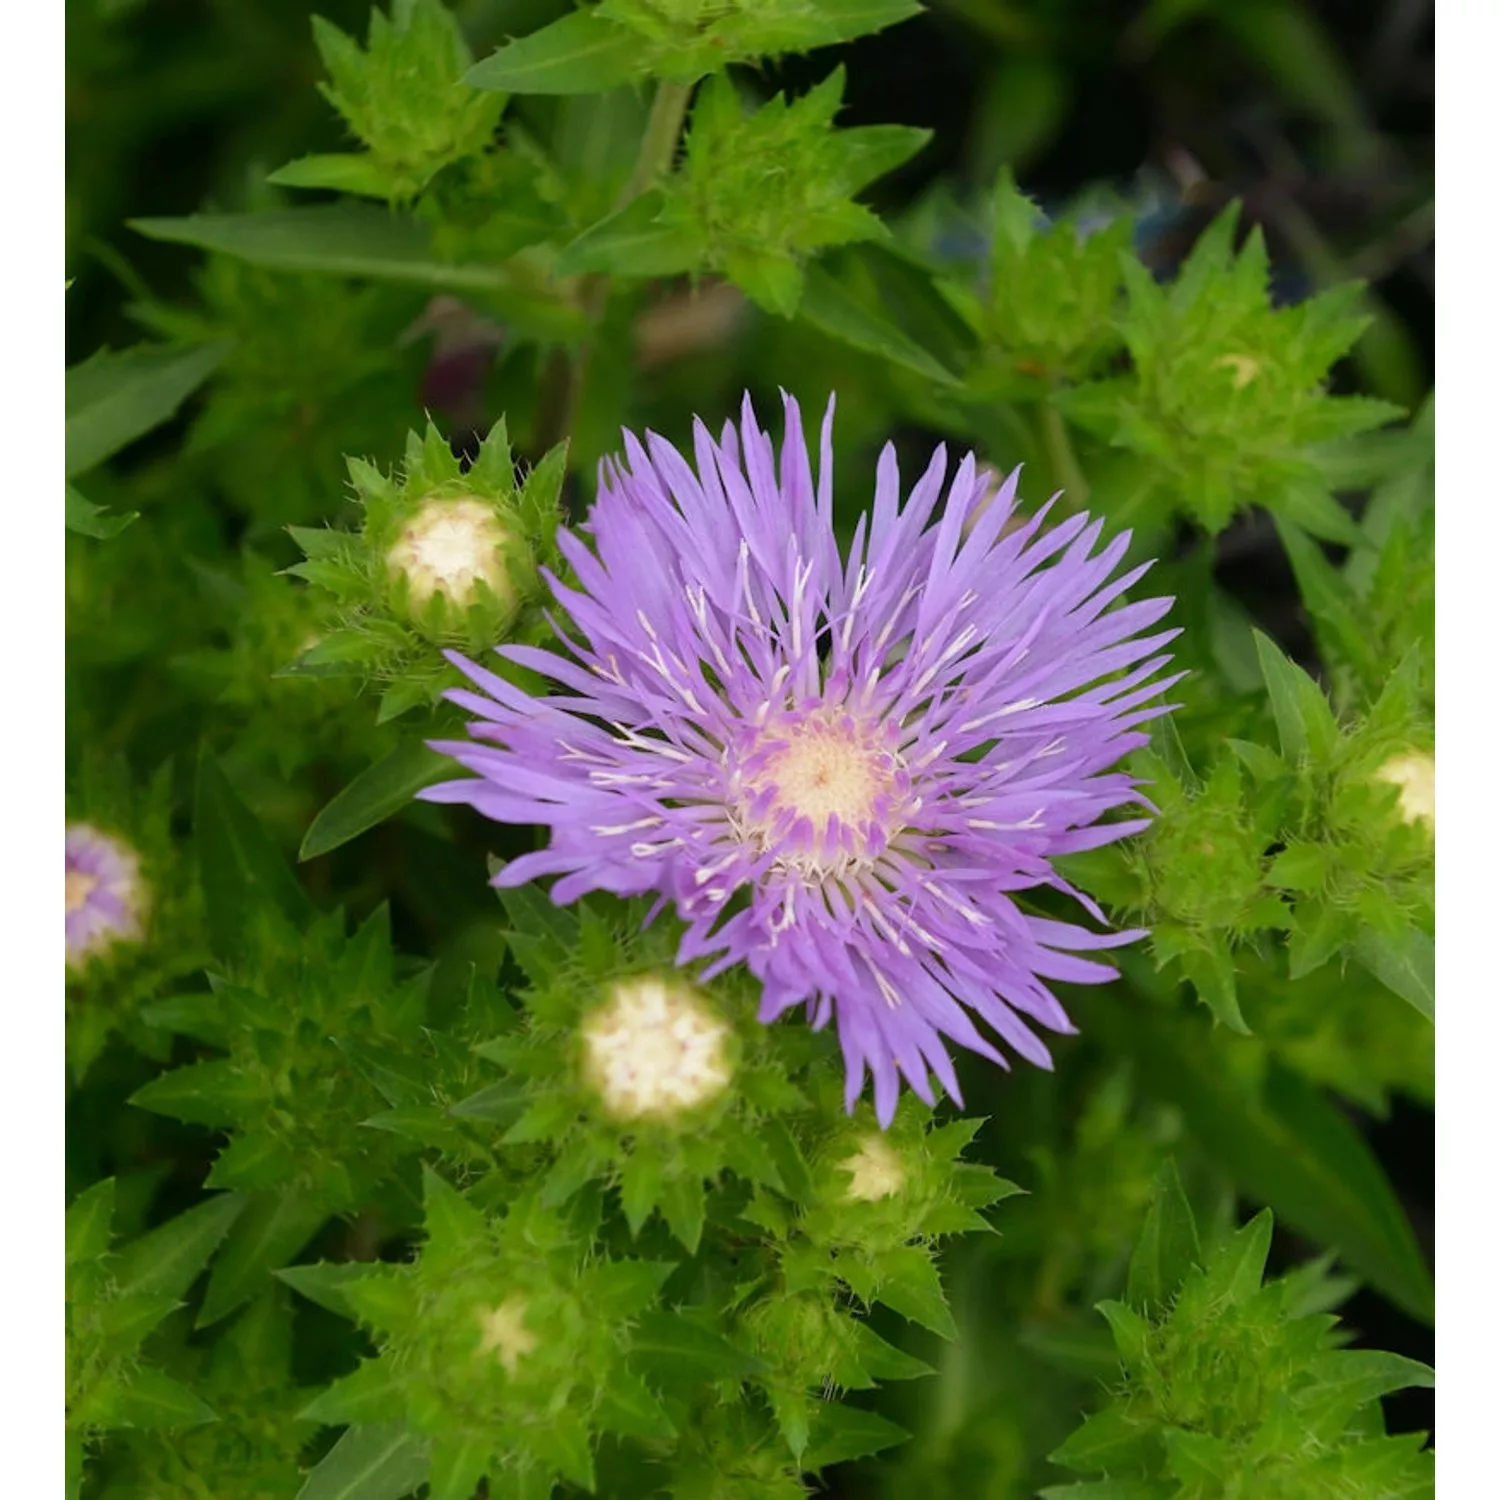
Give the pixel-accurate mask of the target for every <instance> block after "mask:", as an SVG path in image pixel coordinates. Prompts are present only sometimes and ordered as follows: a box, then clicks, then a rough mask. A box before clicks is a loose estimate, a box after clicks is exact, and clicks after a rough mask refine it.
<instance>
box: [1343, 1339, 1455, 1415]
mask: <svg viewBox="0 0 1500 1500" xmlns="http://www.w3.org/2000/svg"><path fill="white" fill-rule="evenodd" d="M1318 1376H1319V1386H1318V1395H1319V1396H1326V1395H1328V1394H1330V1393H1331V1391H1332V1390H1333V1389H1337V1391H1338V1393H1339V1396H1340V1398H1341V1399H1343V1400H1344V1401H1346V1402H1348V1403H1349V1404H1350V1405H1359V1406H1363V1405H1364V1404H1365V1403H1366V1402H1368V1401H1374V1400H1377V1399H1378V1398H1379V1397H1381V1396H1388V1395H1390V1394H1391V1393H1392V1392H1393V1391H1404V1390H1410V1389H1412V1388H1413V1387H1418V1388H1421V1389H1423V1390H1430V1389H1431V1388H1432V1387H1433V1385H1434V1384H1436V1380H1437V1377H1436V1375H1435V1373H1434V1371H1433V1369H1432V1366H1431V1365H1425V1364H1423V1363H1422V1362H1421V1361H1420V1360H1415V1359H1407V1358H1406V1357H1405V1356H1404V1355H1401V1354H1390V1353H1387V1352H1386V1351H1385V1350H1383V1349H1340V1350H1336V1351H1334V1352H1333V1353H1330V1354H1327V1355H1325V1356H1324V1357H1323V1359H1322V1360H1321V1361H1320V1362H1319V1366H1318Z"/></svg>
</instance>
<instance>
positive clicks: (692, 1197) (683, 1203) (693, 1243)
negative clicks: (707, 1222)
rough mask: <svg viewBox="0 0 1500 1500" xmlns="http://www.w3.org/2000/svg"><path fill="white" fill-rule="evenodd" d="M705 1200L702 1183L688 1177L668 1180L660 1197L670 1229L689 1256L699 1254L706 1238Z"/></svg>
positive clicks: (659, 1194)
mask: <svg viewBox="0 0 1500 1500" xmlns="http://www.w3.org/2000/svg"><path fill="white" fill-rule="evenodd" d="M704 1196H705V1195H704V1192H703V1179H702V1178H701V1177H690V1176H687V1175H679V1176H676V1177H669V1178H667V1179H666V1181H664V1182H663V1183H662V1185H661V1189H660V1192H659V1193H658V1195H657V1202H658V1203H659V1204H660V1206H661V1213H662V1217H663V1218H664V1219H665V1220H666V1221H667V1227H668V1228H669V1229H670V1230H671V1231H672V1233H673V1234H675V1235H676V1236H677V1238H678V1239H679V1240H681V1241H682V1244H683V1247H684V1249H686V1251H687V1253H688V1254H689V1255H696V1254H697V1253H698V1241H699V1240H700V1239H701V1238H702V1237H703V1218H704V1213H705V1203H704Z"/></svg>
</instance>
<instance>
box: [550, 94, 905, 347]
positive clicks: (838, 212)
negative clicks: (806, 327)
mask: <svg viewBox="0 0 1500 1500" xmlns="http://www.w3.org/2000/svg"><path fill="white" fill-rule="evenodd" d="M843 93H844V74H843V70H842V69H839V70H837V71H836V72H834V73H833V74H832V76H830V77H829V78H827V79H825V80H824V81H823V82H822V83H820V84H819V85H818V86H817V87H816V88H815V89H813V90H811V91H810V92H809V93H807V94H804V95H803V96H802V98H800V99H798V100H796V101H795V102H793V103H789V102H788V101H787V100H786V98H785V96H783V95H780V94H778V95H777V96H776V97H775V98H774V99H772V100H770V101H769V102H768V103H766V104H764V105H762V106H761V107H760V108H759V109H758V110H756V111H755V112H754V113H752V114H749V115H748V116H747V115H746V113H745V111H744V109H743V107H742V105H741V104H740V101H739V96H738V94H737V93H736V91H735V88H734V86H733V85H732V84H730V83H729V82H728V81H727V80H726V79H722V78H716V79H713V80H711V81H710V82H709V83H707V84H705V85H704V86H703V88H702V89H701V90H700V91H699V94H698V99H697V103H696V104H695V106H694V109H693V116H692V122H691V125H690V126H689V129H688V135H687V148H686V154H685V157H684V160H683V164H682V166H681V168H680V170H679V171H678V172H677V173H676V174H675V175H674V176H673V177H672V178H671V179H670V180H669V181H668V182H667V183H666V184H665V185H664V186H663V187H662V188H661V189H659V190H656V191H652V192H648V193H645V194H643V195H642V196H641V197H639V198H637V199H636V200H635V201H634V202H633V203H631V204H630V205H629V206H628V207H627V208H624V209H622V210H621V211H620V212H619V213H617V214H614V215H612V216H611V217H610V218H608V219H605V220H604V221H602V222H601V223H599V224H596V225H594V226H593V227H592V228H590V229H588V230H585V231H584V233H583V234H582V235H580V236H579V237H578V239H576V240H574V241H573V243H572V244H571V245H569V246H568V247H567V249H566V250H564V252H563V255H562V259H561V261H560V262H559V265H558V269H559V270H560V271H564V272H576V271H608V272H613V273H616V274H622V275H630V276H667V275H674V274H677V273H679V272H693V273H695V274H697V273H701V272H719V273H721V274H723V275H725V276H727V277H728V278H729V280H731V281H732V282H734V283H735V284H736V285H737V286H738V287H740V289H741V290H742V291H744V292H745V293H746V295H747V296H749V297H750V298H752V299H753V300H754V301H756V302H758V303H759V304H760V305H761V306H763V307H765V308H767V309H768V310H770V311H772V312H777V313H780V314H782V315H783V316H784V317H791V316H792V315H793V314H794V313H795V312H796V311H797V306H798V302H799V300H800V298H801V295H802V283H803V262H804V261H805V260H806V259H807V258H808V257H810V256H812V255H815V254H816V253H817V252H818V251H820V250H824V249H827V248H828V247H830V246H833V245H843V244H849V243H851V242H853V241H858V240H870V239H880V238H883V237H884V236H885V234H886V232H887V231H886V229H885V227H884V226H883V225H882V224H881V222H880V220H879V219H878V218H877V217H876V216H875V215H874V214H873V213H872V212H871V211H870V210H869V209H867V208H864V207H863V206H861V205H860V204H857V203H855V202H853V201H852V200H853V198H854V195H855V194H856V193H858V192H860V191H861V190H862V189H863V188H865V187H866V186H868V184H869V183H871V182H873V181H874V180H875V179H876V178H877V177H881V176H884V174H885V173H887V172H889V171H891V170H892V169H893V168H894V167H898V166H900V165H901V163H902V162H904V161H905V160H906V159H907V158H908V157H910V156H912V155H913V154H914V153H915V152H917V151H919V150H920V149H921V148H922V146H923V145H924V144H925V142H926V140H927V138H928V133H927V132H926V131H922V130H914V129H908V128H906V127H904V126H897V125H881V126H865V127H863V128H859V129H853V130H839V131H836V130H834V128H833V118H834V116H835V115H836V114H837V113H838V110H839V105H840V102H841V100H842V98H843Z"/></svg>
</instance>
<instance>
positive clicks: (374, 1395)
mask: <svg viewBox="0 0 1500 1500" xmlns="http://www.w3.org/2000/svg"><path fill="white" fill-rule="evenodd" d="M403 1399H404V1398H403V1396H402V1394H401V1384H400V1381H399V1380H398V1379H397V1377H396V1375H395V1374H394V1373H393V1371H392V1369H391V1364H390V1361H389V1360H385V1359H367V1360H365V1362H364V1363H363V1364H361V1365H360V1366H359V1368H358V1369H356V1370H353V1371H351V1372H350V1373H349V1374H348V1375H342V1376H340V1377H339V1378H338V1379H337V1380H335V1381H334V1382H333V1384H332V1385H330V1386H329V1387H328V1389H327V1390H325V1391H320V1392H319V1393H318V1394H317V1395H316V1396H314V1397H313V1399H312V1400H311V1401H309V1402H308V1403H307V1405H306V1406H304V1407H303V1408H302V1410H301V1411H300V1412H298V1414H297V1415H298V1417H299V1419H300V1420H302V1421H304V1422H321V1423H322V1424H323V1425H324V1426H326V1427H341V1426H343V1425H345V1424H346V1423H347V1424H351V1425H364V1426H368V1425H378V1424H379V1423H382V1422H392V1421H397V1420H399V1418H400V1416H401V1409H402V1404H403Z"/></svg>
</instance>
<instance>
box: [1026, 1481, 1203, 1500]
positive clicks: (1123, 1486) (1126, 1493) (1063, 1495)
mask: <svg viewBox="0 0 1500 1500" xmlns="http://www.w3.org/2000/svg"><path fill="white" fill-rule="evenodd" d="M1178 1493H1180V1492H1179V1491H1178V1490H1177V1489H1176V1487H1175V1486H1169V1485H1165V1484H1156V1483H1154V1482H1153V1481H1152V1480H1149V1479H1085V1480H1084V1481H1083V1482H1082V1483H1081V1484H1050V1485H1048V1486H1047V1488H1046V1489H1044V1490H1038V1491H1037V1500H1171V1497H1173V1496H1175V1495H1177V1494H1178Z"/></svg>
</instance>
